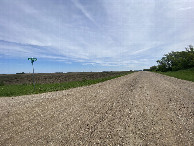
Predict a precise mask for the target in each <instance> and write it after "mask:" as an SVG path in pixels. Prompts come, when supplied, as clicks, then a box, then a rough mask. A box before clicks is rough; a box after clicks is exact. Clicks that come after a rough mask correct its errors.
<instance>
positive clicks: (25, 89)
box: [0, 72, 132, 97]
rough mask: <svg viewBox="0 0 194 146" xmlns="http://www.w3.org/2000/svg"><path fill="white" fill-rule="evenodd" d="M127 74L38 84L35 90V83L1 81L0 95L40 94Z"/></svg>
mask: <svg viewBox="0 0 194 146" xmlns="http://www.w3.org/2000/svg"><path fill="white" fill-rule="evenodd" d="M130 73H132V72H130ZM127 74H129V72H128V73H123V74H122V75H116V76H113V77H106V78H99V79H93V80H82V81H72V82H65V83H50V84H36V88H35V90H34V86H33V84H22V85H5V84H3V83H1V84H0V97H6V96H8V97H11V96H20V95H29V94H39V93H45V92H52V91H60V90H66V89H70V88H75V87H81V86H88V85H91V84H96V83H99V82H104V81H107V80H111V79H114V78H118V77H121V76H124V75H127Z"/></svg>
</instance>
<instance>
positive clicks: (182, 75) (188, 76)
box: [159, 68, 194, 82]
mask: <svg viewBox="0 0 194 146" xmlns="http://www.w3.org/2000/svg"><path fill="white" fill-rule="evenodd" d="M159 73H161V74H164V75H167V76H171V77H175V78H178V79H183V80H188V81H193V82H194V68H191V69H186V70H179V71H168V72H159Z"/></svg>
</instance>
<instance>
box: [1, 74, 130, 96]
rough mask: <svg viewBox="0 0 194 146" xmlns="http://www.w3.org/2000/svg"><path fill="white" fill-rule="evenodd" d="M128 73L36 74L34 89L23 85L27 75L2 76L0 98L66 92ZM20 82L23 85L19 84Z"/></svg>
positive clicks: (29, 85) (31, 86)
mask: <svg viewBox="0 0 194 146" xmlns="http://www.w3.org/2000/svg"><path fill="white" fill-rule="evenodd" d="M129 73H133V72H106V73H105V72H98V73H97V72H96V73H68V74H36V76H37V78H39V80H38V81H37V82H38V83H36V86H35V88H34V86H33V84H30V83H28V84H26V83H25V82H27V81H26V79H28V78H30V76H29V75H28V74H27V75H24V74H19V75H4V76H3V77H2V78H0V79H2V81H1V84H0V97H2V96H8V97H10V96H21V95H29V94H39V93H45V92H52V91H60V90H66V89H69V88H75V87H81V86H87V85H91V84H96V83H99V82H104V81H107V80H110V79H114V78H117V77H120V76H123V75H126V74H129ZM31 77H32V75H31ZM15 80H16V81H15ZM22 82H23V84H21V83H22ZM5 83H6V84H5ZM19 83H20V84H19ZM24 83H25V84H24Z"/></svg>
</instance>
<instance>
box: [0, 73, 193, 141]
mask: <svg viewBox="0 0 194 146" xmlns="http://www.w3.org/2000/svg"><path fill="white" fill-rule="evenodd" d="M193 98H194V83H192V82H188V81H183V80H179V79H175V78H172V77H167V76H163V75H160V74H155V73H151V72H137V73H133V74H130V75H127V76H124V77H120V78H117V79H113V80H109V81H106V82H103V83H99V84H95V85H91V86H88V87H79V88H74V89H70V90H64V91H57V92H50V93H44V94H39V95H27V96H21V97H14V98H13V99H12V98H9V97H8V98H0V106H1V107H0V145H9V144H11V145H193V138H192V137H193V128H194V127H193V113H194V112H193V109H194V108H193V101H194V99H193Z"/></svg>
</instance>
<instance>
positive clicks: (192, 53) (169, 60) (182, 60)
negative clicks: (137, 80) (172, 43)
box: [150, 45, 194, 72]
mask: <svg viewBox="0 0 194 146" xmlns="http://www.w3.org/2000/svg"><path fill="white" fill-rule="evenodd" d="M185 49H186V51H181V52H174V51H172V52H170V53H168V54H165V55H164V57H162V59H161V60H158V61H157V63H158V66H157V70H158V71H162V72H165V71H177V70H181V69H188V68H192V67H194V48H193V46H192V45H189V47H188V48H185ZM150 69H151V68H150ZM153 69H155V68H153Z"/></svg>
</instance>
